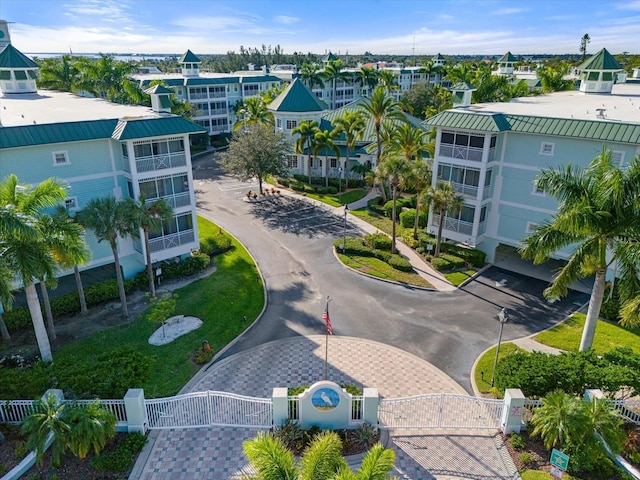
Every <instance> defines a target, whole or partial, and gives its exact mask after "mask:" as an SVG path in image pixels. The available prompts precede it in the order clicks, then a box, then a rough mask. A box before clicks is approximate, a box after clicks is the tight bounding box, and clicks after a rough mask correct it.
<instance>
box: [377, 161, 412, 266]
mask: <svg viewBox="0 0 640 480" xmlns="http://www.w3.org/2000/svg"><path fill="white" fill-rule="evenodd" d="M378 170H379V171H380V175H381V176H382V177H383V178H385V179H386V180H387V181H388V182H389V186H390V187H391V200H392V201H393V209H392V214H391V253H392V254H394V253H396V223H397V222H396V203H397V199H398V192H399V191H400V189H401V186H402V185H403V184H405V182H406V177H407V176H408V175H409V172H410V171H411V165H410V164H409V162H407V161H406V159H405V158H403V157H402V156H396V155H390V156H388V157H386V158H385V159H384V161H383V162H382V164H380V165H379V166H378Z"/></svg>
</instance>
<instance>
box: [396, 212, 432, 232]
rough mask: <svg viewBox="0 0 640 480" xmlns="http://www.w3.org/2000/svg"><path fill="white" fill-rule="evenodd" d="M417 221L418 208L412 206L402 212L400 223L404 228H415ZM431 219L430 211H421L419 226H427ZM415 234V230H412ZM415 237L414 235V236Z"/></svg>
mask: <svg viewBox="0 0 640 480" xmlns="http://www.w3.org/2000/svg"><path fill="white" fill-rule="evenodd" d="M415 221H416V209H415V208H411V209H408V210H403V211H402V212H400V225H402V226H403V227H404V228H413V226H414V224H415ZM428 221H429V212H426V211H424V210H423V211H421V212H420V216H419V217H418V228H426V226H427V223H428ZM412 235H413V232H412ZM412 238H413V237H412Z"/></svg>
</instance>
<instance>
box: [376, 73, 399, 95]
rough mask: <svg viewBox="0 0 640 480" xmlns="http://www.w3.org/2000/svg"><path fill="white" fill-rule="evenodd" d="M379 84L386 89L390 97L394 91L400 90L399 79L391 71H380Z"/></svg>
mask: <svg viewBox="0 0 640 480" xmlns="http://www.w3.org/2000/svg"><path fill="white" fill-rule="evenodd" d="M378 82H380V84H381V86H382V87H383V88H384V89H385V92H386V93H387V94H388V95H390V94H391V92H393V91H394V90H398V89H399V88H400V87H399V86H398V78H397V77H396V76H395V74H394V73H393V72H392V71H391V70H380V71H378Z"/></svg>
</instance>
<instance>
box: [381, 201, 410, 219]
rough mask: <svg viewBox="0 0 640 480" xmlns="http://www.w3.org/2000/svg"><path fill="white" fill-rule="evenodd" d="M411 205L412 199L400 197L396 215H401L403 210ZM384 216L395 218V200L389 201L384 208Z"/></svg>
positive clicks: (397, 202)
mask: <svg viewBox="0 0 640 480" xmlns="http://www.w3.org/2000/svg"><path fill="white" fill-rule="evenodd" d="M409 205H411V199H409V198H405V197H399V198H397V199H396V215H400V213H401V212H402V209H403V208H404V207H407V206H409ZM382 209H383V212H384V215H385V216H386V217H389V218H391V217H392V216H393V200H389V201H388V202H387V203H385V204H384V206H383V207H382Z"/></svg>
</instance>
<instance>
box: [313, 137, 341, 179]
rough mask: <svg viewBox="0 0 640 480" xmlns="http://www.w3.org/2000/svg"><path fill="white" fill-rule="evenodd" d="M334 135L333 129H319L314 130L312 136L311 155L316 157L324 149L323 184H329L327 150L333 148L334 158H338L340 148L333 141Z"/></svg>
mask: <svg viewBox="0 0 640 480" xmlns="http://www.w3.org/2000/svg"><path fill="white" fill-rule="evenodd" d="M335 137H336V134H335V130H320V131H318V132H316V134H315V135H314V138H313V156H314V157H316V158H317V157H318V154H319V153H320V152H321V151H324V169H323V170H324V185H325V187H327V186H329V150H333V152H334V153H335V154H336V158H337V159H339V158H340V148H339V147H338V146H336V144H335V143H333V139H334V138H335Z"/></svg>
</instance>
